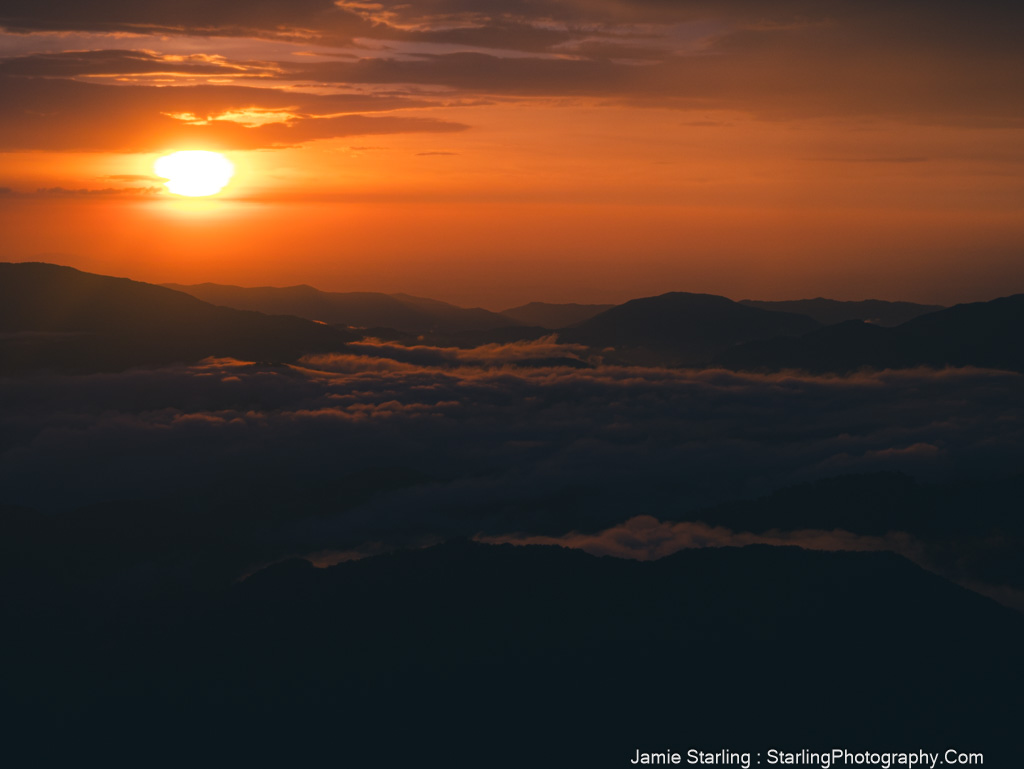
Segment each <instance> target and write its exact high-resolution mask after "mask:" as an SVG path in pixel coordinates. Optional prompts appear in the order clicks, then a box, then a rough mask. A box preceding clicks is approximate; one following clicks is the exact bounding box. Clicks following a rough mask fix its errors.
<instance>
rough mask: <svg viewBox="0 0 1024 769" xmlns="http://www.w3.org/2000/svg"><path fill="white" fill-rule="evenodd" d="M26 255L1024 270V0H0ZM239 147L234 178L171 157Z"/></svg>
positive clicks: (1, 47) (990, 278) (14, 227)
mask: <svg viewBox="0 0 1024 769" xmlns="http://www.w3.org/2000/svg"><path fill="white" fill-rule="evenodd" d="M0 27H2V29H3V31H2V33H0V103H2V105H3V108H2V111H0V230H2V231H3V233H4V240H3V243H4V248H3V253H2V254H0V258H2V259H4V260H16V261H17V260H27V259H39V258H41V259H44V260H46V261H52V262H58V263H62V264H68V265H71V266H74V267H78V268H81V269H85V270H89V271H93V272H101V273H105V274H114V275H124V276H128V277H132V278H136V279H139V280H147V281H153V282H164V281H175V282H180V283H197V282H203V281H216V282H221V283H233V284H238V285H250V286H251V285H290V284H296V283H308V284H311V285H315V286H317V287H318V288H322V289H329V290H338V291H355V290H369V291H387V292H399V291H401V292H408V293H413V294H418V295H423V296H431V297H434V298H438V299H444V300H448V301H453V302H456V303H459V304H464V305H480V306H484V307H488V308H491V309H502V308H505V307H509V306H512V305H516V304H521V303H523V302H527V301H531V300H544V301H579V302H618V301H623V300H626V299H630V298H633V297H637V296H645V295H651V294H658V293H663V292H666V291H672V290H676V291H698V292H709V293H716V294H722V295H725V296H729V297H732V298H734V299H740V298H758V299H786V298H799V297H805V296H818V295H824V296H830V297H833V298H838V299H862V298H867V297H874V298H882V299H907V300H915V301H926V302H939V303H955V302H960V301H974V300H983V299H991V298H993V297H996V296H1001V295H1006V294H1012V293H1018V292H1021V291H1024V260H1022V258H1021V257H1022V255H1024V249H1022V247H1024V215H1022V214H1024V210H1022V209H1024V175H1022V171H1024V142H1022V138H1024V134H1022V128H1024V98H1022V95H1024V47H1022V46H1021V45H1020V30H1021V29H1022V28H1024V11H1022V10H1020V7H1019V6H1017V7H1011V6H1009V5H1001V4H996V3H972V4H967V3H954V2H942V1H941V0H940V1H938V2H922V1H920V0H892V1H891V2H886V3H853V2H827V1H826V2H822V1H820V0H819V1H816V2H812V1H811V0H768V1H767V2H754V0H724V1H723V0H719V2H710V0H692V1H691V0H678V1H672V0H630V1H629V2H626V0H415V1H414V2H411V3H405V2H403V3H391V2H346V1H345V0H339V2H334V3H332V2H329V0H259V1H258V2H252V1H249V0H247V1H246V2H242V1H241V0H222V1H220V2H216V3H211V2H201V1H199V0H192V1H190V2H174V3H170V2H153V3H139V2H131V0H96V1H95V2H88V3H83V2H77V1H74V0H47V1H41V0H2V2H0ZM184 149H202V150H215V151H219V152H223V153H224V154H225V155H226V156H227V157H228V158H229V159H230V160H231V161H232V162H233V163H234V164H235V166H236V169H237V173H236V176H235V178H234V180H233V182H232V183H231V184H230V185H229V186H228V187H227V188H226V189H225V190H224V192H222V193H220V194H218V195H216V196H213V197H210V198H202V199H187V198H182V197H179V196H176V195H174V194H172V193H170V192H169V191H167V190H166V189H164V187H163V186H162V182H163V181H164V180H163V179H161V178H159V177H157V176H155V175H154V172H153V163H154V161H155V160H156V159H157V158H158V157H160V156H161V155H164V154H167V153H169V152H172V151H175V150H184Z"/></svg>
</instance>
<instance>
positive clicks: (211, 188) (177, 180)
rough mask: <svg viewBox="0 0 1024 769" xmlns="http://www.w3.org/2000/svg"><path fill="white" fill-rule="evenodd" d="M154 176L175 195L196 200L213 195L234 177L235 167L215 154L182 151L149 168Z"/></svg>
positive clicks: (200, 151)
mask: <svg viewBox="0 0 1024 769" xmlns="http://www.w3.org/2000/svg"><path fill="white" fill-rule="evenodd" d="M153 170H154V171H156V174H157V176H161V177H163V178H164V179H167V180H168V181H166V182H164V186H165V187H167V189H169V190H170V191H171V192H173V193H174V194H175V195H186V196H188V197H192V198H197V197H205V196H207V195H216V194H217V193H218V192H220V191H221V190H222V189H224V187H225V186H227V184H228V182H230V181H231V177H232V176H234V174H235V167H234V165H233V164H232V163H231V161H230V160H228V159H227V158H226V157H224V156H223V155H221V154H220V153H218V152H207V151H205V150H183V151H181V152H172V153H171V154H170V155H164V156H163V157H162V158H159V159H158V160H157V161H156V163H155V164H154V165H153Z"/></svg>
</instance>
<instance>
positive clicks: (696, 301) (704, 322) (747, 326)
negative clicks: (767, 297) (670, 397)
mask: <svg viewBox="0 0 1024 769" xmlns="http://www.w3.org/2000/svg"><path fill="white" fill-rule="evenodd" d="M818 325H819V324H818V322H817V321H815V320H813V319H811V318H809V317H807V316H806V315H796V314H793V313H788V312H774V311H769V310H761V309H758V308H756V307H748V306H747V305H743V304H739V303H738V302H734V301H732V300H731V299H726V298H725V297H724V296H714V295H711V294H689V293H683V292H676V293H670V294H662V295H661V296H653V297H649V298H646V299H634V300H632V301H631V302H626V303H625V304H621V305H619V306H617V307H613V308H611V309H610V310H605V311H604V312H602V313H599V314H598V315H595V316H594V317H592V318H591V319H590V320H587V321H584V322H582V323H580V324H579V325H577V326H575V327H573V328H569V329H564V330H563V331H562V332H561V333H560V334H559V338H560V339H563V340H564V341H567V342H577V343H580V344H585V345H588V346H590V347H595V348H609V347H611V348H615V349H616V350H617V351H620V352H621V351H623V350H628V351H631V353H632V355H631V356H630V358H631V360H635V361H636V362H645V363H673V364H683V365H692V364H697V365H699V364H701V363H703V362H705V361H708V360H710V359H711V358H712V357H714V356H715V355H717V354H719V353H721V352H723V351H725V350H727V349H729V348H730V347H732V346H734V345H737V344H740V343H742V342H749V341H752V340H759V339H772V338H774V337H788V336H798V335H801V334H805V333H807V332H809V331H812V330H814V329H816V328H818Z"/></svg>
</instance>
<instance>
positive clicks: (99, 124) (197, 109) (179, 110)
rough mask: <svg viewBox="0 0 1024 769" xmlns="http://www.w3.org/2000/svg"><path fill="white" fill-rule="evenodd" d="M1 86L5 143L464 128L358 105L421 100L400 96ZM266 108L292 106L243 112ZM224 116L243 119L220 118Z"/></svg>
mask: <svg viewBox="0 0 1024 769" xmlns="http://www.w3.org/2000/svg"><path fill="white" fill-rule="evenodd" d="M0 95H2V96H3V98H4V102H5V105H6V114H5V119H4V120H3V121H2V122H0V149H3V150H24V149H46V150H58V151H59V150H85V151H123V152H150V151H161V150H166V149H177V148H180V147H183V146H193V145H202V146H205V147H208V148H211V149H258V148H263V147H281V146H291V145H295V144H301V143H304V142H309V141H314V140H316V139H326V138H333V137H338V136H355V135H379V134H393V133H407V132H432V133H437V132H452V131H461V130H464V129H465V126H464V125H461V124H459V123H452V122H448V121H443V120H437V119H433V118H424V117H404V116H392V115H387V116H374V115H367V114H351V113H364V112H380V111H386V110H393V109H398V108H402V107H412V106H417V105H422V102H418V101H416V100H410V99H403V98H401V97H394V96H380V97H375V96H361V95H346V94H337V95H317V94H305V93H302V94H299V93H291V92H288V91H284V90H276V89H269V88H247V87H242V86H210V85H197V86H179V87H149V86H107V85H97V84H94V83H83V82H77V81H70V80H50V79H32V78H17V77H7V78H0ZM267 110H279V111H284V112H285V113H286V114H285V115H284V118H285V122H270V123H263V124H256V125H251V124H250V125H247V124H246V123H245V122H237V121H238V120H242V121H244V120H245V116H246V114H248V113H250V112H253V111H257V112H259V111H267ZM340 113H344V114H340ZM222 117H232V118H235V119H218V118H222ZM69 126H74V130H73V131H72V130H68V127H69Z"/></svg>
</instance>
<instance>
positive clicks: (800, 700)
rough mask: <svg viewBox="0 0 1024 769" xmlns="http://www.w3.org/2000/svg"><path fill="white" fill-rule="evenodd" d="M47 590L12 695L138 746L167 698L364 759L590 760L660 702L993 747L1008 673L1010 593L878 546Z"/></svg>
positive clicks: (304, 568)
mask: <svg viewBox="0 0 1024 769" xmlns="http://www.w3.org/2000/svg"><path fill="white" fill-rule="evenodd" d="M30 586H31V585H30ZM47 607H48V604H44V605H43V608H42V609H41V610H33V611H35V614H34V615H33V621H32V622H14V623H12V632H11V634H10V635H11V636H13V640H14V642H15V643H16V644H17V647H16V648H15V650H14V651H13V652H12V654H15V655H16V656H14V657H13V658H14V659H18V661H19V664H18V665H17V666H13V668H12V671H11V675H10V676H9V679H10V680H9V682H8V686H9V688H11V689H12V690H13V691H14V693H15V694H16V695H17V696H18V697H19V699H18V700H17V701H18V703H19V705H20V707H19V708H17V709H16V711H15V712H16V713H17V714H23V713H25V712H26V711H28V712H30V713H32V714H33V715H34V716H35V717H36V720H37V721H39V722H40V723H45V724H50V723H62V724H64V723H70V724H71V725H73V726H76V727H80V728H82V729H83V730H96V729H97V727H98V726H99V725H102V724H109V723H117V724H118V725H119V726H120V727H121V728H123V729H124V731H125V733H126V734H127V735H136V734H144V735H145V741H146V742H147V743H148V744H160V745H162V744H163V740H162V739H160V737H161V736H163V737H164V738H166V736H167V735H169V734H171V733H177V734H178V735H179V736H178V739H181V737H180V729H181V723H182V721H181V719H182V716H181V714H188V717H189V718H190V719H195V720H196V722H197V723H200V724H202V723H211V724H213V725H214V728H215V730H216V732H217V733H219V734H222V735H223V734H224V732H225V730H228V732H229V734H228V735H225V736H224V737H223V739H224V740H225V741H226V742H228V743H229V744H230V746H231V750H232V755H237V751H238V750H239V749H240V748H244V747H245V746H246V745H249V744H251V746H252V747H253V748H254V749H255V750H260V751H262V750H265V747H264V743H265V741H264V739H262V738H261V739H260V740H256V741H252V740H241V741H239V740H237V739H233V736H234V733H235V731H236V730H237V731H238V733H239V734H246V735H251V734H253V733H259V734H261V735H262V734H270V735H273V734H280V735H282V736H283V737H284V739H285V740H286V741H287V743H288V746H289V747H290V748H291V749H292V751H293V752H294V750H295V749H296V748H295V747H294V746H295V744H296V743H295V737H294V735H295V734H301V735H304V736H303V741H302V742H301V748H302V751H303V753H304V755H308V751H309V750H310V749H312V748H314V747H315V748H316V749H317V751H319V750H328V751H331V752H333V753H334V754H335V755H337V754H338V751H339V750H343V751H344V754H345V756H347V757H349V758H351V757H354V756H358V757H363V756H366V757H367V758H368V759H375V760H376V762H377V763H381V762H380V761H379V758H380V753H381V750H382V747H381V746H387V758H388V760H387V761H386V762H384V765H387V766H398V765H401V764H404V763H406V759H407V758H408V759H413V758H415V759H416V760H417V762H418V763H420V764H424V763H427V764H430V765H432V766H433V765H437V766H445V767H463V766H465V767H469V766H480V761H479V757H480V755H483V753H481V751H487V754H486V755H487V762H486V765H487V766H496V767H505V766H509V767H521V766H525V765H539V766H562V765H565V766H595V767H597V766H609V765H613V766H614V765H619V764H621V765H627V762H628V761H629V760H630V759H631V758H632V757H633V756H634V755H635V751H636V750H637V749H638V748H640V749H641V750H644V749H648V750H650V749H654V748H655V747H656V748H657V749H659V750H664V749H665V748H666V747H676V746H678V748H679V749H685V747H686V745H679V741H681V740H682V739H683V738H681V737H680V729H681V728H684V727H681V726H680V725H681V724H682V725H685V732H686V734H694V735H700V739H701V740H702V741H703V743H697V742H694V743H689V744H696V745H698V746H700V745H702V744H708V745H735V744H736V743H735V742H731V741H730V740H735V739H736V737H735V734H736V729H737V724H740V725H742V729H743V735H742V743H741V744H740V745H737V747H741V749H743V750H759V749H760V750H763V749H765V748H767V747H769V746H773V745H777V744H778V743H777V741H778V740H779V739H780V737H779V735H780V734H785V736H786V739H787V740H788V741H791V742H792V743H794V744H796V745H799V746H801V747H808V748H817V749H820V748H831V747H834V745H837V744H841V741H842V740H843V739H844V738H845V739H857V740H861V741H863V742H864V743H866V744H867V745H870V747H871V749H885V748H886V747H887V746H896V745H904V746H905V745H908V744H913V745H917V744H924V745H929V746H931V745H935V746H936V747H934V748H930V749H932V750H938V749H939V747H938V746H943V745H947V744H955V745H971V746H981V747H983V748H984V750H985V753H986V759H987V761H986V763H992V764H993V765H996V764H997V762H998V760H999V759H998V758H997V757H996V754H997V752H998V751H999V750H1000V749H1006V748H1011V749H1016V745H1014V743H1013V738H1012V735H1014V734H1016V732H1015V731H1014V729H1013V726H1014V725H1015V724H1016V720H1017V717H1018V716H1019V713H1020V707H1021V703H1022V694H1021V692H1022V691H1024V680H1022V679H1024V668H1022V667H1021V665H1020V662H1019V649H1020V644H1021V643H1024V621H1022V618H1021V617H1020V616H1019V615H1017V614H1014V613H1012V612H1010V611H1009V610H1006V609H1003V608H1002V607H999V606H997V605H995V604H994V603H992V602H991V601H988V600H986V599H984V598H981V597H980V596H977V595H974V594H972V593H970V592H968V591H966V590H962V589H960V588H957V587H956V586H953V585H950V584H949V583H947V582H945V581H943V580H941V579H939V578H938V577H935V576H934V575H931V574H928V573H926V572H924V571H922V570H920V569H918V568H916V567H914V566H913V565H911V564H910V563H909V562H907V561H906V560H904V559H902V558H899V557H897V556H893V555H891V554H888V553H851V552H832V553H826V552H811V551H804V550H798V549H796V548H771V547H763V546H760V547H758V546H754V547H747V548H743V549H733V548H723V549H716V548H709V549H700V550H689V551H682V552H679V553H677V554H675V555H672V556H669V557H667V558H664V559H662V560H660V561H654V562H637V561H626V560H619V559H613V558H595V557H591V556H589V555H586V554H584V553H582V552H579V551H571V550H563V549H560V548H552V547H513V546H509V545H504V546H492V545H480V544H474V543H469V542H453V543H449V544H445V545H441V546H437V547H433V548H429V549H426V550H419V551H409V552H401V553H396V554H393V555H385V556H378V557H374V558H370V559H366V560H363V561H356V562H350V563H343V564H339V565H338V566H334V567H331V568H327V569H315V568H313V567H312V565H311V564H309V563H308V562H305V561H300V560H291V561H285V562H282V563H278V564H276V565H274V566H271V567H269V568H267V569H265V570H263V571H260V572H257V573H256V574H254V575H253V576H251V577H249V578H248V579H247V580H245V581H244V582H241V583H240V584H237V585H235V586H233V587H232V588H230V589H229V590H227V591H226V592H223V593H218V594H214V595H212V596H210V597H209V598H208V599H206V600H205V601H204V603H203V604H201V608H197V607H195V606H193V607H190V608H186V609H185V610H177V611H176V610H175V604H174V603H173V602H170V601H164V602H160V603H156V604H152V605H151V604H143V605H141V606H139V607H134V606H133V607H131V608H130V609H129V610H127V611H126V612H125V614H124V618H120V619H119V618H118V617H117V616H114V617H111V618H109V619H107V620H105V622H104V620H103V619H102V618H101V619H95V618H93V619H92V620H91V621H90V622H82V621H81V619H79V618H78V616H79V615H75V614H70V615H69V614H68V613H67V612H61V611H53V610H49V611H48V610H47ZM48 615H52V616H48ZM85 616H88V615H85ZM69 617H72V618H76V619H77V621H78V623H79V624H80V625H82V627H81V628H78V627H75V630H76V631H77V632H76V633H75V634H70V633H69V632H68V631H69V630H70V629H71V628H69V627H68V625H69V624H71V621H72V620H70V619H69ZM101 617H102V615H101ZM97 624H98V629H97V630H92V628H93V627H95V626H96V625H97ZM70 638H73V639H74V640H75V644H74V645H71V644H69V639H70ZM83 660H88V661H89V664H88V665H83V664H82V661H83ZM936 671H939V673H937V672H936ZM823 674H825V675H826V676H827V678H826V683H825V684H822V676H823ZM894 682H895V683H894ZM823 686H824V688H822V687H823ZM36 714H38V715H36ZM40 715H45V718H40V717H39V716H40ZM398 729H400V730H401V734H402V739H401V740H400V741H394V740H393V738H394V733H395V731H396V730H398ZM100 731H101V730H100ZM13 732H14V733H17V729H14V730H13ZM510 733H511V734H513V735H514V736H513V737H510V736H509V735H510ZM318 735H319V736H318ZM339 735H341V738H343V741H342V739H341V738H339ZM591 735H599V737H591ZM456 738H457V739H458V741H459V745H458V750H453V749H452V740H453V739H456ZM389 739H390V740H391V741H389ZM695 739H696V738H695ZM171 742H172V743H173V740H171ZM71 744H74V745H75V747H76V748H78V747H79V745H78V744H77V743H75V742H74V741H72V743H71ZM339 745H340V747H339ZM495 746H498V747H495ZM537 755H543V756H545V760H544V762H543V763H539V764H532V763H531V762H530V761H529V760H528V759H529V758H530V757H531V756H533V757H535V756H537ZM609 756H612V757H615V760H613V761H609V760H608V757H609ZM620 758H621V760H619V759H620ZM1000 758H1001V756H1000ZM424 759H426V761H424ZM1011 763H1012V762H1011ZM998 765H1000V766H1003V765H1010V764H1003V763H1001V762H1000V763H998Z"/></svg>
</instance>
